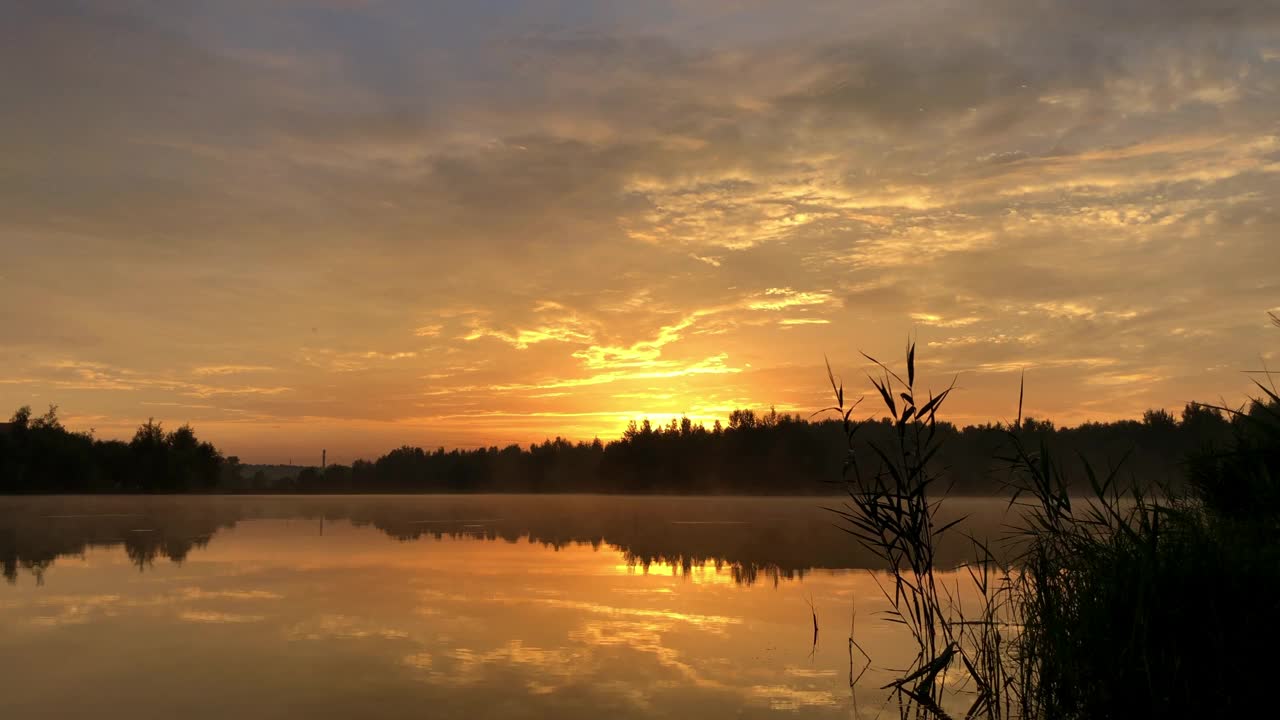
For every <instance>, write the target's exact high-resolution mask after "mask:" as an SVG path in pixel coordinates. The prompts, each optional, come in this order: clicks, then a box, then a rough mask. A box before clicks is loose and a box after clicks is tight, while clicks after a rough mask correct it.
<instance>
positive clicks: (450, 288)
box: [0, 0, 1280, 463]
mask: <svg viewBox="0 0 1280 720" xmlns="http://www.w3.org/2000/svg"><path fill="white" fill-rule="evenodd" d="M0 97H2V98H3V102H2V104H0V368H2V369H0V414H4V415H6V416H7V414H8V413H9V412H10V411H11V410H12V409H13V408H16V407H17V406H19V405H23V404H30V405H32V406H34V407H35V408H36V409H37V410H38V411H40V410H43V408H44V406H46V405H47V404H49V403H56V404H58V405H59V406H60V408H61V413H62V415H63V416H64V420H65V422H66V423H67V424H68V425H69V426H70V427H72V428H74V429H85V430H87V429H89V428H94V429H95V431H96V433H97V434H98V435H99V436H103V437H128V436H130V435H131V434H132V430H133V428H134V427H135V426H136V425H137V424H138V423H139V422H141V421H144V420H146V419H147V418H148V417H152V416H154V417H155V418H157V419H161V420H164V421H165V422H166V424H167V425H169V426H176V425H178V424H181V423H183V422H190V423H192V424H193V425H194V426H195V427H196V430H197V432H198V433H199V434H200V435H201V436H202V437H205V438H208V439H211V440H213V441H214V442H215V443H216V444H218V445H219V446H220V447H221V448H222V449H223V450H224V451H225V452H227V453H228V454H235V455H239V456H240V457H241V458H242V459H243V460H245V461H248V462H274V461H281V462H283V461H287V460H292V461H293V462H296V463H302V462H308V463H318V462H319V453H320V449H321V448H327V449H328V451H329V459H330V461H334V460H337V461H341V462H349V461H350V460H351V459H352V458H354V457H368V456H376V455H378V454H380V453H382V452H385V451H386V450H387V449H389V448H391V447H395V446H398V445H401V444H414V445H422V446H426V447H434V446H439V445H443V446H446V447H453V446H464V447H470V446H477V445H490V444H506V443H509V442H520V443H528V442H530V441H535V440H541V439H543V438H544V437H547V436H555V435H564V436H566V437H570V438H574V439H590V438H591V437H592V436H596V435H599V436H600V437H602V438H605V439H608V438H611V437H615V436H616V435H618V434H619V433H620V431H621V430H622V429H623V427H624V426H625V424H626V422H627V421H628V420H629V419H632V418H640V417H643V416H648V417H651V418H654V419H655V420H657V421H664V420H667V419H669V418H670V417H672V416H673V415H674V416H679V415H681V414H685V415H687V416H689V417H691V418H693V419H694V420H701V421H705V422H707V423H708V424H710V422H711V421H712V420H713V419H715V418H720V417H724V416H725V415H727V414H728V411H729V410H730V409H732V408H735V407H748V406H749V407H757V408H762V407H763V408H767V407H768V406H770V405H774V406H776V407H777V408H778V409H779V410H780V411H782V410H786V411H794V412H803V413H805V414H806V415H807V414H809V413H811V412H813V411H814V410H816V409H818V408H820V407H822V406H823V405H824V404H826V403H827V400H828V394H829V391H828V388H827V386H826V375H825V369H824V366H823V357H824V355H825V356H827V357H829V358H830V360H831V364H832V366H833V367H834V368H835V369H836V370H837V371H838V372H841V373H842V374H843V375H844V376H845V378H846V380H848V381H849V382H850V384H852V385H857V386H859V387H860V386H862V385H863V384H864V380H865V378H863V377H862V374H861V373H862V372H863V369H864V367H865V364H866V363H865V361H863V360H862V359H861V357H860V356H859V355H858V351H859V350H865V351H867V352H868V353H871V354H873V355H883V356H885V357H886V358H892V359H897V358H899V357H900V356H901V351H902V348H903V346H904V343H905V341H906V339H907V336H908V334H910V333H914V335H915V337H916V338H917V339H918V342H919V347H920V349H919V353H920V356H921V358H922V361H921V368H922V374H923V375H924V376H925V378H926V380H927V382H928V383H929V384H932V385H933V386H934V387H940V386H943V385H945V384H947V383H948V382H950V380H951V378H952V376H958V386H959V391H958V393H957V395H956V396H955V399H954V400H953V401H952V403H951V407H950V409H949V411H948V413H946V414H947V417H948V419H951V420H955V421H957V422H975V421H989V420H1000V419H1009V418H1011V417H1012V416H1013V414H1014V413H1015V412H1016V405H1017V393H1018V377H1019V372H1020V371H1022V370H1024V369H1025V371H1026V377H1027V406H1028V410H1029V412H1030V413H1032V414H1035V415H1038V416H1049V417H1052V418H1053V419H1055V420H1057V421H1058V422H1059V423H1063V424H1075V423H1078V422H1082V421H1085V420H1089V419H1098V420H1105V419H1114V418H1118V417H1125V416H1134V415H1137V414H1139V413H1141V411H1142V410H1144V409H1146V408H1148V407H1168V408H1171V409H1175V410H1176V409H1179V408H1181V406H1182V404H1183V403H1185V402H1186V401H1188V400H1193V399H1201V400H1218V399H1225V400H1226V401H1227V402H1231V403H1236V402H1239V401H1240V400H1241V399H1243V397H1244V395H1243V393H1245V392H1246V391H1247V390H1248V383H1249V380H1248V376H1247V375H1245V374H1244V373H1243V371H1246V370H1256V369H1260V368H1261V367H1263V365H1264V364H1265V363H1268V362H1271V363H1274V364H1276V365H1280V331H1277V330H1275V329H1274V328H1269V323H1270V321H1269V319H1268V317H1267V311H1268V310H1273V311H1274V310H1277V309H1280V272H1277V271H1278V270H1280V233H1278V232H1277V231H1278V230H1280V211H1278V210H1277V200H1280V5H1278V4H1276V3H1273V2H1262V1H1258V2H1245V1H1241V2H1235V3H1232V2H1225V3H1224V2H1218V3H1209V2H1204V3H1201V2H1194V1H1193V0H1173V1H1170V0H1137V1H1135V2H1122V3H1118V4H1117V3H1116V2H1114V0H1056V1H1054V0H1044V1H1038V2H1031V1H1027V0H988V1H967V2H947V1H939V2H893V1H890V0H872V1H862V0H843V1H841V2H825V1H822V0H805V1H804V2H795V1H792V2H764V1H752V0H733V1H732V2H729V1H722V0H703V1H699V2H693V1H691V0H665V1H655V2H640V1H638V0H619V1H616V2H614V1H609V0H529V1H522V2H515V1H511V0H471V1H468V2H460V1H459V2H423V1H417V0H412V1H411V0H345V1H344V0H314V1H306V0H218V1H217V2H212V1H208V2H188V1H185V0H100V1H97V2H94V1H89V0H85V1H81V2H71V1H65V0H43V1H33V2H10V3H5V4H4V5H3V7H0Z"/></svg>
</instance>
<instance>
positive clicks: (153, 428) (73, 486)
mask: <svg viewBox="0 0 1280 720" xmlns="http://www.w3.org/2000/svg"><path fill="white" fill-rule="evenodd" d="M1233 422H1237V421H1236V420H1232V419H1230V418H1229V417H1228V416H1227V415H1226V414H1224V413H1222V412H1220V411H1219V410H1217V409H1215V408H1213V407H1210V406H1206V405H1200V404H1196V403H1191V404H1188V405H1187V406H1186V407H1185V408H1184V409H1183V411H1182V413H1181V415H1180V416H1174V415H1173V414H1172V413H1170V412H1168V411H1165V410H1151V411H1148V412H1146V413H1145V414H1144V415H1143V417H1142V418H1141V419H1137V420H1122V421H1118V422H1108V423H1086V424H1083V425H1080V426H1076V427H1070V428H1060V427H1056V426H1055V425H1054V424H1053V423H1052V422H1051V421H1047V420H1037V419H1033V418H1028V419H1024V420H1021V421H1020V422H1019V423H1017V424H1016V426H1012V427H1011V426H1009V425H1005V424H1000V423H995V424H985V425H970V426H964V427H958V426H956V425H953V424H950V423H939V424H938V433H939V435H940V438H941V440H942V442H941V444H940V450H939V452H938V454H937V456H936V457H935V458H934V460H933V462H935V463H937V464H938V466H939V467H940V468H945V469H946V470H947V471H948V472H947V475H948V476H949V477H950V478H953V481H952V483H953V484H952V486H951V488H950V491H951V492H953V493H956V494H968V495H985V494H992V493H997V492H1000V491H1002V489H1003V488H1002V483H1003V482H1004V479H1005V478H1006V477H1007V472H1005V470H1006V467H1005V465H1006V463H1005V462H1004V461H1003V460H1001V457H1002V449H1003V448H1005V447H1006V446H1007V443H1008V440H1009V437H1010V435H1009V433H1010V432H1011V431H1012V432H1013V433H1015V434H1016V436H1018V437H1019V438H1021V439H1022V440H1023V442H1027V443H1037V444H1038V443H1040V442H1041V441H1042V440H1043V441H1044V442H1045V443H1046V444H1047V445H1048V446H1049V447H1052V448H1053V449H1054V450H1055V451H1056V452H1057V453H1058V456H1059V457H1081V458H1084V459H1086V460H1088V461H1089V462H1091V463H1093V464H1095V465H1097V466H1099V467H1106V466H1108V465H1115V464H1119V463H1121V462H1123V467H1124V472H1125V473H1126V474H1127V475H1129V476H1132V477H1134V478H1138V479H1142V480H1147V481H1154V482H1166V481H1169V482H1174V483H1176V482H1178V481H1179V479H1180V478H1183V477H1185V475H1186V462H1187V458H1188V457H1190V456H1191V455H1192V454H1194V453H1196V452H1197V451H1200V450H1203V449H1204V448H1206V447H1214V446H1219V447H1220V446H1221V445H1222V444H1224V443H1225V442H1227V441H1228V440H1229V438H1230V437H1231V434H1232V427H1233ZM893 432H894V430H893V424H892V423H891V422H890V421H889V420H888V419H878V420H875V419H873V420H867V421H864V422H863V423H862V425H861V427H860V429H859V433H858V435H857V437H858V438H859V440H858V442H862V443H876V442H881V443H883V442H884V441H886V440H888V439H890V436H891V434H892V433H893ZM845 457H846V440H845V435H844V432H843V429H842V427H841V424H840V423H839V422H837V421H833V420H829V419H816V420H814V419H805V418H803V417H801V416H798V415H792V414H787V413H778V412H776V411H773V410H770V411H768V412H756V411H753V410H750V409H744V410H735V411H733V412H732V413H731V414H730V416H729V422H728V423H727V424H725V425H722V424H721V423H720V422H719V421H716V422H715V423H714V424H713V425H712V426H711V427H706V426H705V425H702V424H698V423H693V422H692V421H690V420H689V419H688V418H683V419H678V420H672V421H671V422H670V423H669V424H666V425H654V424H652V423H650V422H649V421H648V420H643V421H641V422H638V423H637V422H633V423H631V424H630V425H629V426H628V427H627V429H626V431H625V432H624V433H623V434H622V436H621V437H619V438H617V439H615V440H612V441H609V442H602V441H601V440H599V439H595V440H593V441H591V442H570V441H568V440H565V439H563V438H555V439H549V440H546V441H544V442H542V443H535V444H532V445H530V446H528V447H522V446H519V445H509V446H506V447H501V448H499V447H486V448H479V449H455V450H445V449H443V448H437V449H434V450H426V449H423V448H420V447H410V446H405V447H401V448H397V449H395V450H392V451H391V452H388V453H387V454H385V455H383V456H381V457H379V458H377V459H376V460H372V461H370V460H357V461H356V462H354V463H352V464H351V465H329V466H327V467H323V468H320V467H306V468H301V469H299V470H295V471H294V472H293V473H291V474H286V473H279V472H276V473H272V474H271V475H270V476H268V475H267V474H266V473H263V472H262V471H258V472H249V471H246V469H245V468H244V467H243V466H241V465H240V463H239V460H238V459H237V458H235V457H226V456H224V455H223V454H222V453H221V452H220V451H219V450H218V449H217V448H215V447H214V446H213V445H212V444H210V443H208V442H202V441H200V440H199V439H198V438H197V437H196V434H195V431H194V430H193V429H192V428H191V427H190V426H187V425H184V426H182V427H179V428H177V429H176V430H172V431H166V430H165V429H164V428H163V427H162V426H161V425H160V424H159V423H157V422H155V421H153V420H149V421H147V422H146V423H144V424H143V425H141V426H139V427H138V429H137V432H136V433H135V434H134V436H133V438H132V439H131V440H130V441H128V442H122V441H117V440H100V439H96V438H94V437H93V435H92V433H85V432H72V431H69V430H67V429H66V428H65V427H63V426H62V424H61V422H60V421H59V420H58V417H57V409H56V408H54V407H51V408H50V410H49V411H48V412H47V413H45V414H44V415H43V416H39V417H36V416H33V415H32V413H31V410H30V408H26V407H24V408H20V409H19V410H18V411H17V412H16V413H14V415H13V417H12V419H11V420H10V422H9V423H8V424H0V492H4V493H98V492H103V493H111V492H116V493H131V492H133V493H148V492H150V493H163V492H303V493H359V492H381V493H386V492H403V493H416V492H428V493H430V492H435V493H477V492H527V493H567V492H577V493H591V492H596V493H639V494H658V493H662V494H729V493H740V494H756V495H767V494H779V495H784V494H785V495H811V494H826V493H837V492H839V491H840V489H841V487H840V485H839V479H840V477H841V470H842V464H843V462H844V459H845ZM1081 490H1086V488H1081Z"/></svg>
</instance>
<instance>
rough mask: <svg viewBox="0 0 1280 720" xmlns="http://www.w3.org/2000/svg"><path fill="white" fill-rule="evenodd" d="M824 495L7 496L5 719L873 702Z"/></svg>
mask: <svg viewBox="0 0 1280 720" xmlns="http://www.w3.org/2000/svg"><path fill="white" fill-rule="evenodd" d="M837 502H838V499H830V500H828V499H822V498H653V497H599V496H558V497H557V496H541V497H530V496H413V497H388V496H378V497H325V498H317V497H306V498H289V497H248V498H245V497H144V498H136V497H111V498H74V497H73V498H0V561H3V564H4V575H5V577H6V579H7V582H6V583H4V584H0V658H3V661H2V663H0V665H2V668H0V717H4V718H43V717H48V718H114V717H121V718H126V717H127V718H176V717H183V718H225V717H239V718H285V717H309V718H316V717H320V718H329V717H333V718H337V717H393V718H398V717H409V716H425V717H466V718H526V717H527V718H534V717H559V718H600V717H605V716H608V717H611V718H629V717H637V718H640V717H644V718H649V717H678V718H684V717H700V718H721V717H724V718H728V717H748V718H752V717H774V716H782V717H874V716H876V715H877V714H878V713H879V712H880V711H881V710H882V707H883V705H884V702H885V697H884V695H883V692H882V691H880V690H878V689H877V688H879V686H881V685H883V684H884V683H885V682H887V681H888V680H889V679H891V678H892V677H894V676H893V674H892V672H891V669H892V668H900V667H903V666H905V665H906V664H907V663H909V662H910V660H911V657H912V655H913V651H912V650H911V647H910V645H909V644H907V643H906V642H904V640H905V638H904V637H903V636H902V634H901V630H900V629H898V628H897V627H896V626H894V625H893V624H892V623H890V622H888V621H887V620H886V619H885V618H884V617H883V616H882V615H881V614H880V611H882V610H883V609H884V608H885V603H884V600H883V598H882V596H881V594H880V590H879V588H878V587H877V585H876V580H875V576H874V574H873V573H874V572H875V570H876V568H875V564H874V563H873V562H871V560H870V559H869V558H868V557H867V556H866V555H865V553H861V552H859V551H858V550H857V549H856V547H855V546H854V545H853V544H852V543H851V542H850V540H849V539H848V536H846V535H844V534H843V533H841V532H840V531H839V530H837V529H835V528H834V527H832V516H831V515H830V513H827V512H825V511H823V510H822V507H823V506H829V505H832V504H834V503H837ZM952 508H953V511H954V512H957V513H965V514H969V515H971V517H972V519H971V520H970V521H969V527H970V529H971V530H973V531H975V532H977V533H978V534H985V535H988V536H990V537H993V538H994V537H999V536H1000V535H1001V534H1002V533H1003V532H1004V530H1003V529H1002V523H1003V522H1004V516H1003V513H1002V508H1003V505H1002V504H1001V503H999V502H996V501H983V500H957V501H954V503H953V504H952ZM942 554H943V556H944V560H945V561H946V562H948V563H959V562H961V561H963V560H965V559H967V552H966V550H965V549H964V548H963V547H962V546H961V545H960V544H959V543H957V547H955V548H947V549H946V550H945V552H944V553H942ZM959 576H960V574H959V573H956V577H957V578H958V577H959ZM810 603H812V606H813V608H814V609H815V610H816V613H817V616H818V621H819V632H818V634H817V643H816V645H815V643H814V629H813V619H812V615H811V612H810ZM851 628H852V631H853V634H854V636H855V637H856V638H857V640H858V642H859V644H860V645H861V646H862V647H863V648H865V649H866V650H867V651H868V653H870V655H871V656H872V660H873V662H872V667H871V669H870V670H868V671H867V672H866V673H865V674H863V675H862V677H861V679H860V680H859V682H858V683H857V684H856V686H855V687H853V688H851V687H850V683H849V679H850V669H851V665H852V669H853V671H854V672H855V673H856V672H858V671H861V670H862V667H863V665H864V664H865V661H864V660H863V658H862V656H861V655H860V654H858V653H855V654H854V657H853V660H852V663H851V659H850V652H849V643H848V637H849V635H850V630H851ZM891 714H892V713H891V712H886V715H885V716H890V715H891Z"/></svg>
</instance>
